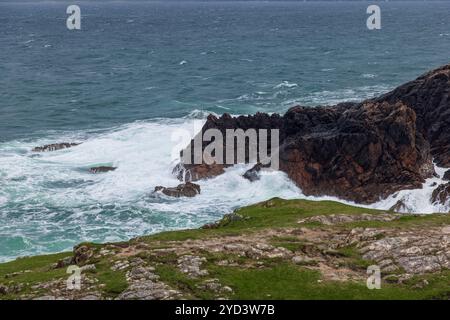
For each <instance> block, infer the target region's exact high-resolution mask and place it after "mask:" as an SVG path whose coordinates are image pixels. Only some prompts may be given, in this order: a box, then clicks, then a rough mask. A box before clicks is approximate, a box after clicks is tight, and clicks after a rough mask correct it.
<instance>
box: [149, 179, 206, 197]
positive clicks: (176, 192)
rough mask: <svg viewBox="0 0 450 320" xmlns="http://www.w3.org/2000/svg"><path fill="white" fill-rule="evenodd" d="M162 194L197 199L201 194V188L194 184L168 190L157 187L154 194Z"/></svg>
mask: <svg viewBox="0 0 450 320" xmlns="http://www.w3.org/2000/svg"><path fill="white" fill-rule="evenodd" d="M159 191H160V192H162V193H163V194H165V195H166V196H169V197H177V198H179V197H195V196H196V195H197V194H199V193H200V186H199V185H198V184H195V183H192V182H186V183H182V184H179V185H178V186H176V187H174V188H166V187H163V186H157V187H155V191H154V192H159Z"/></svg>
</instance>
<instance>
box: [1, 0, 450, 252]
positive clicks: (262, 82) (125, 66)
mask: <svg viewBox="0 0 450 320" xmlns="http://www.w3.org/2000/svg"><path fill="white" fill-rule="evenodd" d="M68 4H69V3H64V2H58V3H52V2H42V3H8V2H0V61H1V63H0V219H1V223H0V260H8V259H12V258H14V257H17V256H22V255H30V254H37V253H43V252H55V251H60V250H66V249H70V248H71V246H73V245H74V244H76V243H78V242H80V241H116V240H123V239H129V238H131V237H133V236H137V235H142V234H147V233H152V232H158V231H161V230H168V229H177V228H186V227H196V226H199V225H201V224H203V223H205V222H209V221H212V220H216V219H218V218H219V217H220V216H221V215H223V214H224V213H227V212H230V211H231V210H233V208H235V207H237V206H241V205H245V204H249V203H253V202H255V201H260V200H264V199H267V198H269V197H272V196H283V197H287V198H289V197H291V198H292V197H298V196H299V195H301V191H300V190H298V189H297V188H296V187H295V186H294V185H293V184H292V183H291V182H290V181H289V180H288V179H287V178H286V177H285V176H284V175H283V174H281V173H267V174H266V175H264V176H263V179H261V181H259V182H257V185H250V184H249V183H248V182H246V181H243V180H242V179H241V178H240V176H239V175H240V174H241V173H242V172H243V170H245V167H236V168H233V169H230V171H229V172H227V174H226V175H224V176H221V177H218V178H216V179H213V180H210V181H207V182H204V183H203V184H202V194H201V195H200V196H199V197H196V198H194V199H176V200H174V199H166V198H161V197H158V196H154V195H152V194H151V191H152V190H153V188H154V187H155V186H156V185H160V184H162V185H176V184H177V181H176V179H175V178H174V177H173V176H172V175H171V168H172V166H173V164H174V161H173V160H172V158H171V153H173V149H174V148H176V147H175V142H174V141H172V140H171V134H172V133H173V132H175V131H176V130H177V129H180V128H184V129H186V130H189V131H191V132H192V133H193V132H194V131H195V129H194V126H193V123H194V121H195V119H203V118H204V117H205V115H206V114H208V113H210V112H213V113H218V114H220V113H223V112H229V113H232V114H247V113H254V112H256V111H265V112H284V111H286V110H287V108H289V107H290V106H292V105H295V104H304V105H310V106H314V105H320V104H332V103H336V102H340V101H349V100H350V101H358V100H361V99H364V98H367V97H372V96H374V95H378V94H380V93H383V92H386V91H388V90H389V89H391V88H393V87H395V86H396V85H399V84H401V83H403V82H405V81H408V80H411V79H413V78H415V77H416V76H418V75H419V74H421V73H422V72H424V71H426V70H429V69H431V68H434V67H436V66H439V65H442V64H445V63H448V62H449V52H450V19H449V18H450V3H446V2H433V3H427V2H380V3H379V5H380V7H381V10H382V30H379V31H369V30H367V28H366V18H367V14H366V13H365V11H366V8H367V5H368V3H351V2H339V3H334V2H318V3H317V2H316V3H311V2H210V3H195V2H170V3H163V2H156V3H140V2H115V3H109V2H101V1H99V2H95V3H89V2H78V4H79V5H80V7H81V11H82V30H80V31H76V32H74V31H68V30H67V29H66V26H65V19H66V17H67V15H66V14H65V10H66V7H67V5H68ZM57 141H78V142H83V144H82V145H80V146H79V147H76V148H73V149H68V150H64V151H58V152H55V153H48V154H41V155H37V154H34V153H32V152H31V148H32V147H34V146H37V145H42V144H45V143H51V142H57ZM98 164H108V165H115V166H118V169H117V170H116V171H114V172H110V173H107V174H103V175H91V174H89V173H88V172H87V170H86V169H87V168H88V167H89V166H92V165H98Z"/></svg>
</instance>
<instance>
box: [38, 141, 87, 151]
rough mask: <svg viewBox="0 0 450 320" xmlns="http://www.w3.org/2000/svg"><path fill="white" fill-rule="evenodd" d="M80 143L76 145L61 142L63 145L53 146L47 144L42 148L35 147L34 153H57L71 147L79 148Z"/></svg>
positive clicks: (54, 144)
mask: <svg viewBox="0 0 450 320" xmlns="http://www.w3.org/2000/svg"><path fill="white" fill-rule="evenodd" d="M79 144H80V143H74V142H61V143H53V144H46V145H44V146H42V147H35V148H33V150H32V151H34V152H48V151H57V150H61V149H67V148H71V147H75V146H78V145H79Z"/></svg>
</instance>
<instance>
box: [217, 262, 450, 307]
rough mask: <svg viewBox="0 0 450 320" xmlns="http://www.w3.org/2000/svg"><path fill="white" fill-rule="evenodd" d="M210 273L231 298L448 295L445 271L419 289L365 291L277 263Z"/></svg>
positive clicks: (360, 284)
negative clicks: (229, 288) (229, 290)
mask: <svg viewBox="0 0 450 320" xmlns="http://www.w3.org/2000/svg"><path fill="white" fill-rule="evenodd" d="M213 274H214V276H215V277H217V278H219V279H220V281H221V282H222V283H223V284H225V285H228V286H230V287H231V288H233V290H234V295H233V296H232V298H233V299H283V300H297V299H300V300H304V299H307V300H310V299H311V300H312V299H357V300H361V299H398V300H403V299H436V298H445V297H447V298H448V296H449V294H450V288H449V286H448V279H449V276H450V274H449V273H448V272H445V273H442V274H438V275H434V276H428V277H425V278H428V281H429V282H430V284H429V285H428V286H427V287H425V288H424V289H421V290H414V289H412V288H411V287H412V286H411V285H409V286H406V285H405V286H401V285H400V286H399V285H395V286H394V285H391V284H386V283H383V284H382V287H381V289H379V290H376V289H374V290H369V289H367V286H366V284H365V282H363V281H361V282H345V283H342V282H336V281H322V282H319V281H320V280H321V275H320V273H319V272H318V271H315V270H309V269H306V268H302V267H298V266H295V265H292V264H290V263H279V264H277V265H276V266H274V267H273V268H264V269H240V268H235V267H214V268H213ZM445 280H447V282H445Z"/></svg>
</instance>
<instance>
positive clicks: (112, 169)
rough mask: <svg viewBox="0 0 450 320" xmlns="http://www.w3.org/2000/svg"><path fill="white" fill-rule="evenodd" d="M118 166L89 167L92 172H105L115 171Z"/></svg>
mask: <svg viewBox="0 0 450 320" xmlns="http://www.w3.org/2000/svg"><path fill="white" fill-rule="evenodd" d="M116 169H117V168H116V167H109V166H100V167H92V168H90V169H89V172H91V173H103V172H108V171H114V170H116Z"/></svg>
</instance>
